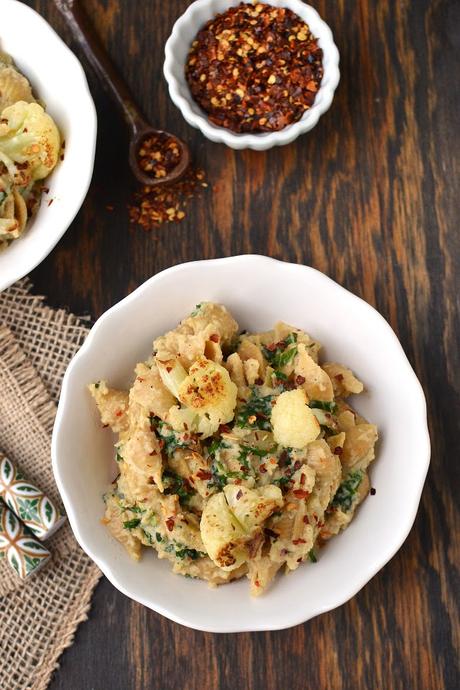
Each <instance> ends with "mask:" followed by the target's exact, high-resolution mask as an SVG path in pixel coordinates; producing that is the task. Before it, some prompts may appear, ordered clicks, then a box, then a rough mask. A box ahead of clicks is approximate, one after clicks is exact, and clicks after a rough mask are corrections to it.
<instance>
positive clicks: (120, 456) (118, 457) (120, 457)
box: [115, 450, 123, 462]
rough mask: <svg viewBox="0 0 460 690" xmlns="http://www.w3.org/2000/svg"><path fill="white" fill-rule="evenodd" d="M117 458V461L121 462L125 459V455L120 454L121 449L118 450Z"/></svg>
mask: <svg viewBox="0 0 460 690" xmlns="http://www.w3.org/2000/svg"><path fill="white" fill-rule="evenodd" d="M115 460H116V461H117V462H121V461H122V460H123V456H122V455H121V454H120V451H119V450H117V454H116V457H115Z"/></svg>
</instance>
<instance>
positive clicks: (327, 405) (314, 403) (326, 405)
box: [308, 400, 337, 414]
mask: <svg viewBox="0 0 460 690" xmlns="http://www.w3.org/2000/svg"><path fill="white" fill-rule="evenodd" d="M308 407H311V408H315V409H317V410H325V411H326V412H330V413H331V414H335V413H336V412H337V403H335V402H333V401H331V402H325V401H324V400H310V402H309V403H308Z"/></svg>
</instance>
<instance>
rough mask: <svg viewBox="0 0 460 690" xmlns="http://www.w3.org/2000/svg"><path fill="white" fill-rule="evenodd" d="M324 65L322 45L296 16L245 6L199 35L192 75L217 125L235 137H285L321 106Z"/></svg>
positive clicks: (198, 97)
mask: <svg viewBox="0 0 460 690" xmlns="http://www.w3.org/2000/svg"><path fill="white" fill-rule="evenodd" d="M322 59H323V51H322V50H321V48H319V46H318V41H317V39H316V38H315V37H314V36H313V35H312V33H311V31H310V28H309V26H308V25H307V24H306V23H305V22H304V21H303V20H302V19H301V18H300V17H299V16H298V15H296V14H295V13H294V12H292V11H291V10H289V9H286V8H284V7H274V6H273V5H267V4H264V3H258V4H257V5H255V6H254V5H253V4H250V3H244V2H242V3H240V4H239V5H237V6H236V7H230V8H229V9H228V10H227V11H226V12H223V13H222V14H218V15H217V16H216V17H214V18H213V19H211V20H210V21H208V22H207V23H206V24H205V25H204V27H203V28H202V29H201V30H200V31H199V32H198V34H197V36H196V38H195V40H194V41H193V43H192V47H191V49H190V52H189V55H188V58H187V62H186V66H185V76H186V79H187V82H188V85H189V87H190V91H191V93H192V96H193V98H194V99H195V101H196V102H197V103H198V105H199V106H200V107H201V108H202V109H203V110H204V111H205V112H206V113H207V114H208V117H209V119H210V121H211V122H213V123H214V124H216V125H218V126H221V127H226V128H227V129H231V130H232V131H234V132H269V131H278V130H280V129H283V128H284V127H287V126H288V125H290V124H292V123H293V122H296V121H297V120H300V118H301V117H302V115H303V114H304V112H305V111H306V110H308V109H309V108H310V107H311V106H312V105H313V102H314V100H315V97H316V93H317V91H318V89H319V86H320V84H321V80H322V78H323V64H322Z"/></svg>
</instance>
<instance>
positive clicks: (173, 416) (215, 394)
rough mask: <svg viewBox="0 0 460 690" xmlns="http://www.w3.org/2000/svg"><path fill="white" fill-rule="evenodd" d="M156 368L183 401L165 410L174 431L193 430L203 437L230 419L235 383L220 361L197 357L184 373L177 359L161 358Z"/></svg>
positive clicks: (234, 395) (232, 409) (167, 384)
mask: <svg viewBox="0 0 460 690" xmlns="http://www.w3.org/2000/svg"><path fill="white" fill-rule="evenodd" d="M159 371H160V375H161V377H162V380H163V382H164V383H165V385H166V386H167V387H168V388H169V390H170V391H171V392H172V393H173V394H174V395H175V396H176V398H177V399H178V401H179V402H180V403H181V404H182V407H181V408H179V407H178V406H174V407H172V408H171V410H170V411H169V414H168V419H167V421H168V423H169V424H170V425H171V426H172V427H173V429H174V430H175V431H184V430H185V431H193V432H196V433H200V434H201V435H202V437H203V438H206V437H207V436H211V434H213V433H214V432H215V431H217V429H218V428H219V426H220V425H221V424H226V423H227V422H230V421H231V420H232V419H233V415H234V409H235V406H236V394H237V387H236V386H235V384H234V383H233V381H232V380H231V379H230V376H229V374H228V371H227V370H226V369H224V367H222V366H221V365H220V364H217V363H216V362H212V361H211V360H209V359H206V357H199V358H198V359H197V360H196V362H194V364H192V366H191V367H190V369H189V372H188V374H187V373H186V371H185V369H184V368H183V367H182V365H181V364H180V363H179V362H178V361H177V360H176V361H172V360H171V361H167V362H164V361H161V362H159Z"/></svg>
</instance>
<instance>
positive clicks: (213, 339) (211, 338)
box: [209, 333, 220, 343]
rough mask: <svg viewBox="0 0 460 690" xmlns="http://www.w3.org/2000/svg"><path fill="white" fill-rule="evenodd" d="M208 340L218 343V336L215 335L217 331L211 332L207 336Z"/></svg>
mask: <svg viewBox="0 0 460 690" xmlns="http://www.w3.org/2000/svg"><path fill="white" fill-rule="evenodd" d="M209 340H212V342H213V343H218V342H219V340H220V338H219V336H218V335H217V333H213V334H212V335H210V336H209Z"/></svg>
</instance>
